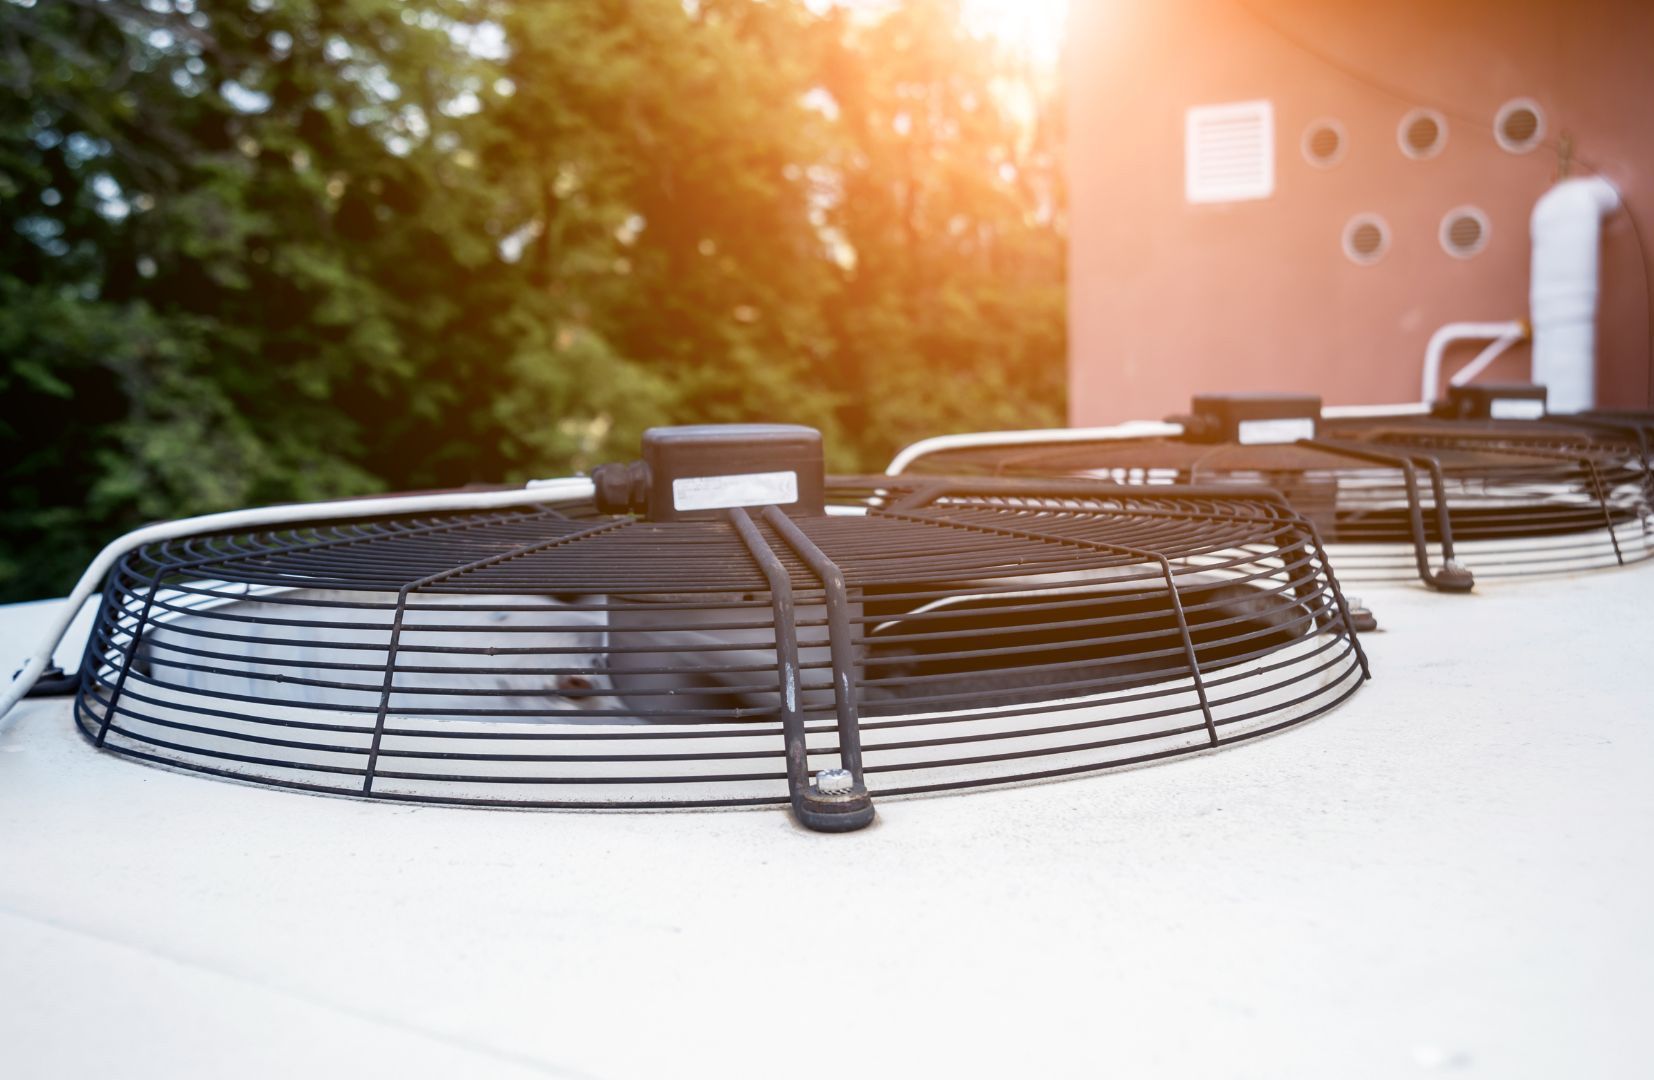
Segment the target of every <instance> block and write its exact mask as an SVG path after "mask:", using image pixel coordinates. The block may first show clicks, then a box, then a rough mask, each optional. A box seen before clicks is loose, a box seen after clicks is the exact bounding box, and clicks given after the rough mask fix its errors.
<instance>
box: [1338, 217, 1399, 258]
mask: <svg viewBox="0 0 1654 1080" xmlns="http://www.w3.org/2000/svg"><path fill="white" fill-rule="evenodd" d="M1389 250H1390V226H1389V223H1388V222H1386V221H1385V220H1384V219H1383V218H1382V217H1380V216H1378V215H1377V214H1357V215H1355V217H1352V218H1350V220H1349V221H1348V222H1347V223H1345V225H1344V254H1345V255H1348V256H1349V257H1350V261H1351V262H1354V263H1359V264H1360V265H1362V266H1371V265H1372V264H1373V263H1376V262H1377V261H1378V260H1380V259H1382V258H1384V253H1385V252H1387V251H1389Z"/></svg>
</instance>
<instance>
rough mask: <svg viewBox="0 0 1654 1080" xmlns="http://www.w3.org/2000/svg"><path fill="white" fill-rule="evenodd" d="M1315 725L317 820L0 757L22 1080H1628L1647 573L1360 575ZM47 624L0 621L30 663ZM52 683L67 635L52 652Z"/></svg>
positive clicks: (270, 800)
mask: <svg viewBox="0 0 1654 1080" xmlns="http://www.w3.org/2000/svg"><path fill="white" fill-rule="evenodd" d="M1359 591H1361V592H1363V594H1364V596H1365V599H1366V600H1367V601H1368V603H1369V605H1370V606H1371V607H1372V608H1373V609H1374V611H1375V613H1376V614H1377V615H1378V618H1379V620H1380V623H1381V624H1382V625H1383V627H1384V632H1382V633H1378V634H1370V635H1366V636H1365V637H1364V638H1363V641H1364V643H1365V645H1366V647H1367V650H1368V653H1369V655H1370V657H1371V659H1372V663H1373V673H1374V680H1373V682H1371V683H1370V684H1368V685H1367V687H1366V688H1365V689H1364V690H1363V691H1362V692H1361V693H1359V694H1357V695H1356V697H1355V698H1354V699H1353V700H1352V701H1350V702H1349V703H1348V704H1346V705H1345V706H1344V707H1343V708H1341V709H1339V710H1336V711H1335V712H1333V713H1332V714H1330V715H1328V716H1325V717H1323V718H1321V719H1319V720H1315V721H1312V722H1311V723H1309V724H1307V725H1304V726H1302V727H1300V728H1297V729H1293V730H1291V731H1288V732H1286V733H1284V734H1282V735H1279V736H1277V737H1274V738H1270V739H1264V740H1259V741H1256V742H1252V743H1248V744H1246V745H1242V746H1237V747H1234V748H1231V749H1227V750H1224V751H1221V752H1218V753H1215V754H1212V755H1210V756H1204V757H1198V758H1190V759H1183V760H1174V761H1172V762H1169V763H1166V764H1161V765H1157V766H1154V767H1150V768H1141V769H1136V770H1132V771H1126V772H1115V773H1106V774H1103V775H1100V776H1096V777H1091V778H1086V779H1080V780H1073V781H1068V782H1064V783H1057V784H1050V785H1045V786H1039V787H1027V788H1020V789H1015V790H1006V791H993V792H982V793H975V794H967V795H957V796H949V797H942V798H931V799H919V800H910V801H891V800H886V801H884V802H883V803H881V804H880V808H879V812H880V820H879V822H878V823H877V824H875V825H874V826H873V827H872V828H871V829H869V830H867V831H866V832H863V833H858V834H851V835H845V836H825V835H819V834H813V833H808V832H805V831H803V830H802V829H800V828H798V827H796V826H794V825H793V824H792V823H791V821H790V820H789V818H788V816H787V815H786V814H785V813H784V812H782V811H779V810H766V811H726V812H698V813H690V812H672V813H631V814H616V813H593V812H586V813H572V812H543V811H486V810H474V809H451V808H443V807H416V806H403V805H395V804H386V803H368V802H359V801H351V800H345V799H334V798H322V797H315V796H308V795H301V794H294V793H291V792H286V791H279V790H273V789H264V788H258V787H251V786H243V785H237V784H232V783H226V782H223V781H218V780H213V779H210V778H205V777H198V776H190V775H184V774H178V773H171V772H166V771H162V770H159V769H155V768H148V767H145V766H142V765H139V764H137V763H134V762H132V761H128V760H123V759H121V758H118V757H115V756H112V755H105V754H100V753H98V752H96V751H94V750H93V749H91V748H90V747H89V746H88V745H87V744H86V743H85V742H83V741H82V740H81V738H80V737H79V735H77V734H76V733H75V731H74V730H73V728H72V727H71V723H70V719H69V705H68V702H67V700H66V699H44V700H40V699H37V700H31V701H27V702H25V703H24V704H23V705H21V706H19V708H18V710H17V713H16V714H14V716H13V717H12V721H13V722H12V724H11V726H10V729H9V730H8V731H7V732H6V733H5V734H4V735H0V1060H4V1061H5V1062H6V1063H7V1065H6V1068H5V1070H4V1071H6V1072H7V1073H8V1074H9V1075H12V1076H19V1077H21V1076H28V1077H82V1076H89V1075H99V1074H103V1075H111V1076H116V1075H118V1076H121V1077H148V1076H154V1077H168V1078H174V1077H187V1076H188V1077H193V1076H202V1077H215V1078H216V1077H221V1076H229V1075H234V1076H239V1077H260V1076H271V1077H288V1076H294V1075H303V1074H306V1073H308V1074H311V1075H338V1074H341V1073H343V1072H344V1071H345V1070H347V1069H349V1070H352V1071H354V1072H357V1073H359V1074H361V1075H367V1076H380V1075H391V1074H395V1075H399V1076H409V1077H422V1076H433V1077H435V1076H443V1077H453V1076H465V1077H472V1076H487V1077H512V1076H544V1075H554V1076H562V1075H573V1076H615V1077H656V1076H668V1075H670V1076H701V1075H715V1076H730V1077H742V1076H752V1077H775V1076H780V1075H783V1070H787V1071H792V1070H804V1071H806V1072H807V1073H809V1074H818V1075H821V1076H836V1075H840V1074H845V1073H848V1074H850V1075H855V1074H857V1073H862V1074H867V1075H875V1076H876V1075H890V1074H896V1073H905V1074H907V1075H912V1076H919V1075H925V1076H934V1075H949V1074H951V1075H960V1076H968V1075H997V1076H1015V1077H1020V1076H1055V1075H1080V1074H1083V1075H1091V1076H1096V1075H1104V1074H1108V1075H1121V1076H1127V1075H1138V1076H1141V1075H1157V1076H1178V1077H1181V1076H1201V1077H1228V1076H1234V1077H1287V1076H1302V1077H1316V1078H1325V1077H1334V1076H1336V1077H1340V1078H1349V1077H1365V1076H1372V1077H1397V1076H1409V1075H1435V1074H1437V1073H1438V1072H1439V1073H1441V1074H1445V1075H1462V1076H1487V1077H1501V1078H1504V1077H1544V1078H1546V1080H1554V1078H1556V1077H1609V1076H1629V1075H1634V1074H1637V1073H1639V1072H1641V1071H1642V1070H1643V1069H1644V1068H1646V1064H1647V1053H1646V1046H1645V1035H1644V1032H1645V1030H1646V1025H1647V1017H1648V1016H1649V1015H1650V1014H1651V1012H1654V919H1651V918H1650V915H1649V897H1650V894H1651V891H1654V703H1651V698H1650V690H1649V657H1650V653H1651V651H1654V634H1651V633H1650V631H1651V629H1654V567H1651V566H1643V567H1631V568H1627V569H1624V570H1616V571H1607V572H1601V573H1596V574H1591V575H1585V576H1580V577H1575V578H1560V579H1551V580H1548V581H1528V582H1508V583H1499V582H1494V583H1485V584H1482V585H1479V586H1478V591H1477V594H1476V595H1474V596H1471V597H1447V596H1437V595H1433V594H1430V593H1427V592H1425V591H1423V590H1422V589H1417V588H1393V589H1386V590H1382V591H1380V590H1375V589H1363V590H1359ZM47 610H48V607H47V605H22V606H16V607H12V608H7V609H0V656H14V655H16V656H21V655H22V653H23V652H24V646H25V645H27V644H29V643H31V642H30V638H31V636H32V633H33V627H34V626H36V625H38V624H39V623H40V622H42V621H43V619H44V616H45V614H46V613H47ZM64 655H66V656H68V657H72V656H73V655H75V654H74V652H73V650H72V649H70V650H66V651H65V654H64Z"/></svg>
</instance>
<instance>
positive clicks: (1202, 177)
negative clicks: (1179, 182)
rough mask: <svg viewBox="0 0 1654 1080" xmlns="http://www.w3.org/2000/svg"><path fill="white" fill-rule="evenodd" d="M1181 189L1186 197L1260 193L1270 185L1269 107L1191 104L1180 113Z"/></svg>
mask: <svg viewBox="0 0 1654 1080" xmlns="http://www.w3.org/2000/svg"><path fill="white" fill-rule="evenodd" d="M1183 168H1184V173H1183V190H1184V194H1185V196H1186V197H1187V198H1188V200H1189V201H1190V202H1192V203H1213V202H1236V201H1238V200H1241V199H1266V198H1268V197H1269V196H1270V195H1272V194H1274V191H1275V107H1274V106H1273V105H1272V104H1270V103H1269V102H1268V101H1237V102H1233V103H1231V104H1228V105H1197V106H1195V107H1194V108H1191V109H1189V110H1188V111H1187V112H1186V113H1185V114H1184V127H1183Z"/></svg>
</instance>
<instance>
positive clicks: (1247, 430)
mask: <svg viewBox="0 0 1654 1080" xmlns="http://www.w3.org/2000/svg"><path fill="white" fill-rule="evenodd" d="M1191 412H1192V416H1191V417H1189V418H1187V419H1185V420H1184V430H1185V435H1186V436H1187V438H1189V439H1190V440H1191V441H1194V442H1210V443H1217V442H1236V443H1247V444H1262V443H1292V442H1297V441H1298V440H1299V439H1313V438H1314V437H1315V432H1316V427H1317V425H1318V424H1319V422H1320V419H1321V399H1320V398H1319V397H1317V396H1315V395H1314V394H1196V395H1195V397H1194V402H1193V407H1192V409H1191ZM1189 420H1193V423H1190V422H1188V421H1189Z"/></svg>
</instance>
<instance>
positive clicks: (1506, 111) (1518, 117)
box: [1493, 98, 1545, 154]
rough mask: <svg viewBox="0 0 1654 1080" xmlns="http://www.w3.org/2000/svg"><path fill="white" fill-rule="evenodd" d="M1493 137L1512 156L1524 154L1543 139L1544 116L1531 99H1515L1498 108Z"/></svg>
mask: <svg viewBox="0 0 1654 1080" xmlns="http://www.w3.org/2000/svg"><path fill="white" fill-rule="evenodd" d="M1493 137H1494V139H1495V140H1496V141H1497V142H1498V143H1499V145H1500V146H1501V147H1503V148H1504V149H1506V150H1508V151H1510V152H1511V153H1513V154H1525V153H1527V152H1528V151H1530V150H1532V149H1533V148H1534V147H1536V146H1538V145H1539V144H1540V143H1541V142H1542V141H1544V138H1545V114H1544V113H1542V112H1540V110H1539V104H1538V103H1537V102H1535V101H1534V100H1533V99H1532V98H1516V99H1515V100H1512V101H1507V102H1505V103H1504V104H1503V105H1501V106H1500V107H1499V113H1498V115H1497V116H1496V117H1495V118H1494V121H1493Z"/></svg>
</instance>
